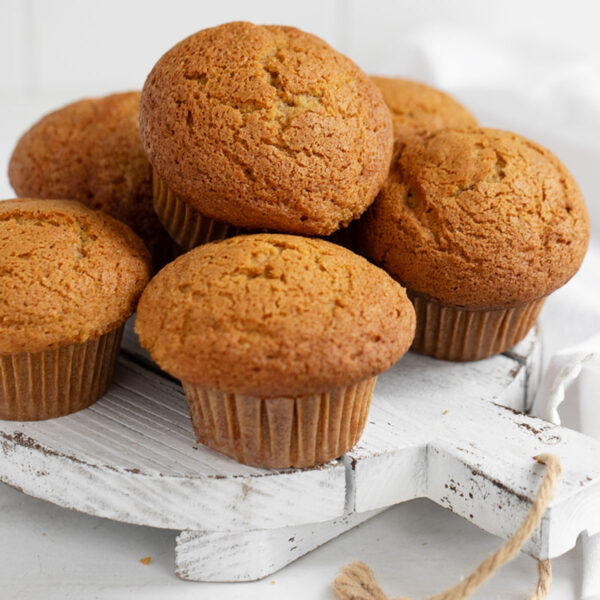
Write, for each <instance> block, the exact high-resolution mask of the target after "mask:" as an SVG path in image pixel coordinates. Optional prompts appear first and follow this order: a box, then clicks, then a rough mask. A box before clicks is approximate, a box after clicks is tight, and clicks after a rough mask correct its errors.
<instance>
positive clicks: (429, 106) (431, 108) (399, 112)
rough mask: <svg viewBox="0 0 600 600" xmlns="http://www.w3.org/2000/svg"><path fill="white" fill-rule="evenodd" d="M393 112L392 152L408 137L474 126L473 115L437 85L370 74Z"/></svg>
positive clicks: (395, 151) (396, 150) (475, 125)
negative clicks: (432, 85) (436, 86)
mask: <svg viewBox="0 0 600 600" xmlns="http://www.w3.org/2000/svg"><path fill="white" fill-rule="evenodd" d="M371 79H372V80H373V82H374V83H375V85H376V86H377V87H378V88H379V90H380V91H381V93H382V95H383V99H384V100H385V103H386V104H387V105H388V108H389V109H390V112H391V113H392V123H393V125H394V154H397V153H398V152H399V151H400V149H401V148H402V146H403V145H404V143H405V141H406V139H407V138H410V137H411V136H413V135H421V136H422V135H426V134H428V133H433V132H434V131H439V130H440V129H449V128H454V129H461V128H464V129H466V128H469V127H477V120H476V119H475V117H474V116H473V115H472V114H471V113H470V112H469V111H468V110H467V109H466V108H465V107H464V106H462V105H461V104H459V103H458V102H457V101H456V100H455V99H454V98H452V96H449V95H448V94H446V93H445V92H442V91H441V90H438V89H436V88H433V87H430V86H428V85H425V84H424V83H419V82H418V81H412V80H410V79H400V78H394V77H376V76H373V77H371Z"/></svg>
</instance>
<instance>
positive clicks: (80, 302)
mask: <svg viewBox="0 0 600 600" xmlns="http://www.w3.org/2000/svg"><path fill="white" fill-rule="evenodd" d="M149 278H150V257H149V255H148V251H147V250H146V248H145V246H144V244H143V243H142V242H141V240H140V239H139V238H138V237H137V236H136V235H135V234H134V233H133V232H132V231H131V230H130V229H129V228H128V227H127V226H126V225H124V224H123V223H121V222H120V221H117V220H116V219H113V218H112V217H109V216H108V215H106V214H104V213H102V212H99V211H94V210H91V209H90V208H87V207H86V206H84V205H83V204H80V203H79V202H75V201H71V200H31V199H22V200H6V201H3V202H0V353H2V354H8V353H10V354H12V353H17V352H23V351H26V352H40V351H42V350H47V349H49V348H53V347H58V346H63V345H67V344H71V343H78V342H84V341H87V340H89V339H94V338H97V337H99V336H100V335H102V334H104V333H106V332H108V331H110V330H111V329H113V328H114V327H117V326H118V325H120V324H121V323H122V322H123V321H125V319H127V318H128V317H129V316H131V314H132V313H133V312H134V310H135V306H136V302H137V299H138V297H139V296H140V294H141V293H142V290H143V289H144V287H145V285H146V283H147V282H148V279H149Z"/></svg>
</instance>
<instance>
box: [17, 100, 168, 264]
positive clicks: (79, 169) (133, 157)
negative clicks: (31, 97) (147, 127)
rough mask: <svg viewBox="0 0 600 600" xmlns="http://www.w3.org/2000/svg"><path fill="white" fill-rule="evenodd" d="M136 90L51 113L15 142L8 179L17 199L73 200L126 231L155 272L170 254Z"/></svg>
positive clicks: (83, 102) (72, 105) (76, 104)
mask: <svg viewBox="0 0 600 600" xmlns="http://www.w3.org/2000/svg"><path fill="white" fill-rule="evenodd" d="M139 99H140V93H139V92H127V93H123V94H112V95H110V96H106V97H103V98H89V99H86V100H80V101H79V102H74V103H73V104H69V105H67V106H65V107H63V108H60V109H59V110H56V111H54V112H52V113H50V114H48V115H46V116H45V117H44V118H42V119H41V120H40V121H38V122H37V123H36V124H35V125H33V127H31V129H29V131H27V132H26V133H25V134H24V135H23V136H22V137H21V139H20V140H19V142H18V143H17V146H16V148H15V149H14V151H13V154H12V156H11V159H10V164H9V168H8V174H9V178H10V183H11V185H12V186H13V188H14V190H15V192H16V193H17V195H19V196H20V197H22V198H50V199H69V200H79V201H80V202H83V203H84V204H86V205H87V206H89V207H90V208H94V209H100V210H103V211H105V212H107V213H108V214H109V215H111V216H113V217H115V218H116V219H119V220H120V221H123V222H124V223H125V224H127V225H129V227H131V228H132V229H133V230H134V231H135V232H136V233H137V234H138V235H139V236H140V237H141V238H142V240H143V241H144V242H145V244H146V245H147V246H148V248H149V249H150V252H151V254H152V255H153V257H154V258H155V261H154V262H155V265H156V266H157V267H159V266H162V265H163V264H165V262H167V260H169V259H172V258H174V257H175V256H177V254H178V252H177V251H176V249H175V248H174V244H173V242H172V241H171V239H170V237H169V236H168V235H167V233H166V232H165V230H164V229H163V227H162V225H161V224H160V221H159V220H158V218H157V216H156V214H155V213H154V209H153V207H152V171H151V168H150V165H149V164H148V160H147V159H146V156H145V154H144V151H143V150H142V146H141V143H140V133H139V125H138V120H139Z"/></svg>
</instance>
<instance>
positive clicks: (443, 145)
mask: <svg viewBox="0 0 600 600" xmlns="http://www.w3.org/2000/svg"><path fill="white" fill-rule="evenodd" d="M589 228H590V224H589V217H588V213H587V210H586V207H585V203H584V200H583V197H582V195H581V191H580V190H579V187H578V186H577V183H576V182H575V180H574V179H573V177H572V176H571V174H570V173H569V171H568V170H567V169H566V167H565V166H564V165H563V164H562V163H561V162H560V161H559V160H558V159H557V158H556V156H554V155H553V154H552V153H551V152H550V151H549V150H546V149H545V148H542V147H541V146H539V145H538V144H535V143H533V142H531V141H529V140H527V139H525V138H523V137H521V136H519V135H517V134H514V133H509V132H507V131H498V130H494V129H474V130H444V131H440V132H438V133H433V134H431V135H429V136H427V137H425V138H414V139H412V140H411V141H410V142H408V143H407V144H406V146H405V148H404V150H403V152H402V154H401V156H400V159H399V161H398V164H397V165H396V166H395V168H394V169H393V170H392V172H391V173H390V176H389V178H388V180H387V181H386V183H385V185H384V187H383V189H382V191H381V193H380V195H379V196H378V198H377V200H376V201H375V204H374V205H373V207H372V209H371V210H370V211H369V214H368V216H367V218H366V219H364V223H362V222H361V231H360V236H361V244H362V246H363V250H364V251H365V253H366V255H367V256H368V257H369V258H371V259H372V260H373V261H374V262H376V263H377V264H379V265H381V266H382V267H383V268H385V269H386V270H387V271H389V272H390V273H391V274H392V275H393V276H394V277H396V278H397V279H398V280H399V281H400V282H401V283H402V284H403V285H406V286H407V287H408V288H409V289H410V290H411V291H413V292H415V293H418V294H421V295H423V296H426V297H429V298H432V299H435V300H437V301H438V302H440V303H442V304H449V305H452V306H460V307H465V308H469V309H493V308H506V307H509V306H518V305H520V304H525V303H527V302H530V301H532V300H534V299H537V298H540V297H543V296H545V295H547V294H549V293H551V292H552V291H554V290H555V289H557V288H558V287H560V286H561V285H563V284H564V283H565V282H566V281H567V280H568V279H569V278H570V277H572V276H573V275H574V274H575V272H576V271H577V269H578V268H579V265H580V264H581V262H582V260H583V256H584V254H585V251H586V248H587V243H588V239H589Z"/></svg>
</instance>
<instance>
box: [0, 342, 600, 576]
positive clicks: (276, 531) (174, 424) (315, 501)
mask: <svg viewBox="0 0 600 600" xmlns="http://www.w3.org/2000/svg"><path fill="white" fill-rule="evenodd" d="M539 354H540V344H539V342H538V339H537V336H536V335H535V333H531V334H530V335H529V336H528V338H527V339H526V340H525V341H524V342H522V343H521V344H520V345H519V346H518V347H516V348H514V349H513V350H512V351H511V352H508V353H506V354H505V355H500V356H496V357H493V358H491V359H488V360H485V361H479V362H476V363H462V364H456V363H447V362H443V361H437V360H434V359H429V358H426V357H422V356H418V355H413V354H408V355H407V356H406V357H405V358H404V359H403V360H402V361H400V362H399V363H398V364H397V365H395V366H394V367H393V368H392V369H391V370H390V371H388V372H387V373H385V374H383V375H382V376H380V378H379V380H378V383H377V387H376V389H375V394H374V398H373V403H372V408H371V412H370V415H369V421H368V424H367V427H366V429H365V433H364V435H363V437H362V439H361V441H360V442H359V444H358V445H357V446H356V447H355V448H354V449H353V450H352V451H351V452H350V453H348V454H347V455H345V456H344V457H342V458H341V459H340V460H337V461H333V462H331V463H329V464H327V465H324V466H322V467H319V468H315V469H307V470H297V469H290V470H283V471H268V470H263V469H257V468H254V467H247V466H244V465H240V464H238V463H236V462H234V461H233V460H230V459H228V458H226V457H224V456H222V455H220V454H218V453H216V452H213V451H211V450H209V449H207V448H205V447H203V446H201V445H198V444H197V443H196V442H195V439H194V434H193V430H192V425H191V422H190V420H189V417H188V413H187V407H186V404H185V399H184V396H183V393H182V390H181V387H180V385H179V384H178V383H176V382H174V381H173V380H171V379H170V378H169V377H167V376H165V375H164V374H162V373H161V372H160V371H159V369H158V368H157V367H156V365H154V364H153V363H152V362H151V360H150V359H149V357H148V356H147V355H144V354H143V352H140V350H139V348H138V347H137V346H136V343H135V339H134V338H133V337H132V335H131V331H129V334H128V335H126V336H125V342H124V349H123V357H122V358H121V360H120V363H119V366H118V370H117V374H116V377H115V381H114V383H113V385H112V386H111V388H110V389H109V391H108V392H107V393H106V394H105V396H104V397H103V398H101V399H100V400H99V401H98V402H97V403H96V404H94V405H93V406H91V407H90V408H88V409H86V410H84V411H81V412H79V413H76V414H74V415H70V416H67V417H62V418H60V419H54V420H50V421H43V422H32V423H20V422H9V421H0V442H1V449H0V481H2V482H4V483H6V484H8V485H11V486H13V487H16V488H18V489H20V490H22V491H23V492H24V493H27V494H30V495H32V496H35V497H38V498H42V499H44V500H48V501H51V502H54V503H56V504H58V505H60V506H64V507H67V508H72V509H75V510H79V511H82V512H86V513H89V514H92V515H96V516H102V517H107V518H110V519H114V520H118V521H123V522H128V523H137V524H140V525H147V526H152V527H164V528H172V529H178V530H181V531H182V533H181V534H180V535H179V536H178V538H177V542H176V565H175V570H176V573H177V575H178V576H180V577H182V578H184V579H191V580H202V581H247V580H252V579H257V578H260V577H264V576H266V575H269V574H271V573H273V572H274V571H275V570H277V569H279V568H281V567H282V566H284V565H286V564H288V563H289V562H291V561H292V560H295V559H296V558H298V557H299V556H302V555H303V554H305V553H306V552H308V551H310V550H312V549H314V548H316V547H317V546H319V545H320V544H322V543H324V542H326V541H328V540H330V539H332V538H334V537H336V536H337V535H339V534H340V533H343V532H344V531H346V530H348V529H349V528H351V527H354V526H355V525H357V524H358V523H360V522H362V521H364V520H366V519H368V518H370V517H372V516H374V515H375V514H377V513H378V512H380V511H381V510H384V509H385V508H387V507H389V506H391V505H393V504H396V503H398V502H404V501H407V500H411V499H413V498H417V497H428V498H431V499H432V500H434V501H435V502H437V503H439V504H441V505H442V506H445V507H447V508H449V509H450V510H453V511H454V512H456V513H458V514H460V515H462V516H464V517H465V518H467V519H469V520H471V521H472V522H473V523H475V524H476V525H478V526H480V527H482V528H483V529H485V530H487V531H489V532H492V533H495V534H497V535H499V536H502V537H507V536H509V535H510V534H511V533H512V532H513V531H514V530H515V529H516V527H517V526H518V525H519V523H520V521H521V520H522V518H523V516H524V515H525V513H526V511H527V510H528V508H529V506H530V504H531V502H532V499H533V497H534V496H535V493H536V489H537V486H538V483H539V481H540V478H541V476H542V474H543V467H542V466H540V465H537V464H536V463H535V462H534V461H533V456H535V455H536V454H539V453H542V452H546V451H552V452H555V453H556V454H558V456H559V457H560V459H561V461H562V463H563V473H564V474H563V477H562V479H561V482H560V484H559V487H558V490H557V492H556V495H555V498H554V500H553V502H552V504H551V506H550V508H549V510H548V511H547V512H546V515H545V516H544V519H543V521H542V523H541V525H540V527H539V528H538V530H537V531H536V532H535V533H534V535H533V536H532V538H531V540H530V541H529V542H528V545H527V547H526V551H527V552H529V553H530V554H531V555H532V556H535V557H538V558H547V557H554V556H558V555H560V554H562V553H563V552H565V551H567V550H568V549H570V548H571V547H572V546H573V545H574V544H575V541H576V539H577V537H578V535H579V534H580V533H581V532H583V531H586V532H587V533H588V534H590V535H592V534H594V533H596V532H598V531H600V442H598V441H594V440H593V439H591V438H589V437H586V436H584V435H581V434H578V433H576V432H574V431H570V430H568V429H565V428H561V427H558V426H554V425H550V424H549V423H547V422H545V421H541V420H539V419H535V418H532V417H528V416H526V415H524V414H523V413H521V412H519V411H522V410H525V409H526V408H527V407H528V406H529V403H530V399H531V397H532V393H533V391H534V389H535V384H536V381H537V377H538V371H537V367H538V365H539V364H540V360H539Z"/></svg>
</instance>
